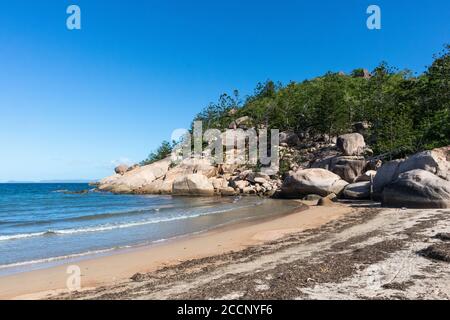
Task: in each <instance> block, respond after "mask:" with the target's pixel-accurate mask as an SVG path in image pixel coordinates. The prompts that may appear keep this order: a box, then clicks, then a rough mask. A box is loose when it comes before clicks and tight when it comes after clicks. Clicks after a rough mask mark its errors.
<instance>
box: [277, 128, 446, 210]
mask: <svg viewBox="0 0 450 320" xmlns="http://www.w3.org/2000/svg"><path fill="white" fill-rule="evenodd" d="M321 152H322V157H317V158H316V160H314V161H311V163H310V165H309V168H305V167H300V168H298V169H297V170H294V171H291V172H290V173H289V175H288V176H287V177H286V179H285V180H284V182H283V184H282V186H281V190H280V191H279V192H278V193H277V195H279V196H280V197H284V198H308V199H311V198H313V197H314V195H316V196H320V197H326V196H329V195H330V194H335V195H336V196H337V197H340V198H346V199H371V198H373V199H375V200H380V201H381V202H382V204H383V205H385V206H391V207H410V208H447V207H450V162H449V161H450V147H445V148H439V149H434V150H430V151H423V152H419V153H417V154H415V155H412V156H411V157H409V158H406V159H399V160H393V161H390V162H387V163H385V164H383V165H382V162H381V161H380V160H371V158H370V155H372V151H371V150H370V149H369V148H367V146H366V145H365V142H364V138H363V136H362V135H361V134H359V133H352V134H345V135H342V136H340V137H338V138H337V142H336V147H335V148H334V149H333V147H330V146H328V147H326V148H325V152H324V150H321ZM316 154H317V153H316ZM368 157H369V158H368Z"/></svg>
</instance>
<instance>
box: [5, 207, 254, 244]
mask: <svg viewBox="0 0 450 320" xmlns="http://www.w3.org/2000/svg"><path fill="white" fill-rule="evenodd" d="M254 205H258V204H252V205H249V206H241V207H239V209H242V208H246V207H252V206H254ZM232 210H236V208H235V207H233V208H227V209H223V210H215V211H207V212H203V213H197V214H191V215H180V216H174V217H167V218H159V219H152V220H143V221H135V222H128V223H122V224H105V225H98V226H92V227H84V228H72V229H60V230H47V231H42V232H33V233H22V234H12V235H0V241H6V240H19V239H25V238H32V237H40V236H57V235H72V234H79V233H88V232H104V231H111V230H116V229H124V228H131V227H139V226H144V225H150V224H157V223H164V222H171V221H178V220H185V219H192V218H198V217H201V216H206V215H211V214H218V213H224V212H229V211H232Z"/></svg>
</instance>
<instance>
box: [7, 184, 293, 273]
mask: <svg viewBox="0 0 450 320" xmlns="http://www.w3.org/2000/svg"><path fill="white" fill-rule="evenodd" d="M78 192H82V193H78ZM296 206H297V205H296V204H294V203H292V202H285V201H277V200H271V199H262V198H258V197H208V198H189V197H172V196H150V195H114V194H111V193H102V192H96V191H95V190H94V189H93V187H91V186H89V185H88V184H64V183H55V184H52V183H49V184H37V183H36V184H32V183H30V184H0V275H5V274H11V273H16V272H21V271H28V270H31V269H37V268H43V267H47V266H50V265H55V264H60V263H65V262H68V261H73V260H79V259H85V258H86V257H92V256H95V255H102V254H110V253H112V252H114V251H117V250H121V249H126V248H133V247H136V246H142V245H149V244H152V243H157V242H162V241H166V240H168V239H173V238H176V237H180V236H185V235H189V234H194V233H199V232H202V231H207V230H210V229H212V228H216V227H219V226H223V225H227V224H230V223H233V222H237V221H241V220H249V219H256V218H263V217H270V216H273V215H276V214H283V213H287V212H290V211H292V210H293V209H294V208H295V207H296Z"/></svg>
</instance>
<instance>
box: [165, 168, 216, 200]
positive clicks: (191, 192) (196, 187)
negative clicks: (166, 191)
mask: <svg viewBox="0 0 450 320" xmlns="http://www.w3.org/2000/svg"><path fill="white" fill-rule="evenodd" d="M172 194H173V195H181V196H212V195H214V186H213V185H212V183H211V182H210V181H209V180H208V178H207V177H206V176H204V175H202V174H199V173H194V174H188V175H182V176H179V177H177V178H176V179H175V180H174V181H173V186H172Z"/></svg>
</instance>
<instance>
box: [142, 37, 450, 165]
mask: <svg viewBox="0 0 450 320" xmlns="http://www.w3.org/2000/svg"><path fill="white" fill-rule="evenodd" d="M242 116H249V117H251V119H252V121H253V125H254V126H255V127H258V126H261V125H263V126H266V127H268V128H269V129H271V128H276V129H279V130H280V131H285V130H292V131H294V132H296V133H298V134H300V135H302V136H315V135H325V134H326V135H328V136H335V135H338V134H341V133H345V132H349V131H351V130H352V124H354V123H355V122H360V121H365V122H367V123H369V124H370V129H369V131H368V133H367V136H366V139H367V140H368V142H369V143H370V145H371V147H372V148H373V150H374V152H375V153H376V154H382V153H390V154H392V155H394V156H395V155H404V154H408V153H413V152H416V151H418V150H423V149H429V148H434V147H438V146H443V145H449V144H450V45H447V46H445V48H444V50H443V51H442V52H440V53H439V54H437V55H436V56H435V57H434V61H433V63H432V65H431V66H429V67H428V68H427V70H426V72H424V73H423V74H420V75H413V74H412V73H411V72H410V71H408V70H396V69H394V68H392V67H390V66H388V65H387V64H386V63H381V64H380V65H379V66H378V67H376V68H375V70H373V71H372V72H371V74H370V75H369V76H368V75H367V73H364V70H362V69H356V70H354V71H353V72H351V74H350V75H345V74H343V73H332V72H329V73H327V74H325V75H323V76H321V77H317V78H315V79H312V80H305V81H303V82H301V83H297V82H290V83H289V84H287V85H282V84H280V83H275V82H273V81H270V80H269V81H266V82H265V83H259V84H258V85H257V87H256V89H255V92H254V94H253V95H251V96H249V97H247V98H246V99H244V100H241V99H240V98H239V93H238V92H237V91H235V92H233V94H232V95H228V94H223V95H222V96H220V98H219V100H218V102H217V103H211V104H210V105H209V106H207V107H206V108H205V109H204V110H202V111H201V112H200V113H199V114H198V115H197V116H196V117H195V119H194V120H201V121H203V128H204V130H206V129H208V128H218V129H222V130H223V129H226V128H228V125H229V124H230V122H231V121H233V120H234V119H237V118H239V117H242ZM169 146H170V144H168V143H166V142H165V144H163V145H162V146H161V147H160V149H159V150H158V151H157V152H156V153H153V154H152V155H151V156H150V157H149V159H150V160H152V159H153V160H157V159H159V158H162V157H163V156H164V155H166V154H167V151H168V150H169V149H168V147H169Z"/></svg>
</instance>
